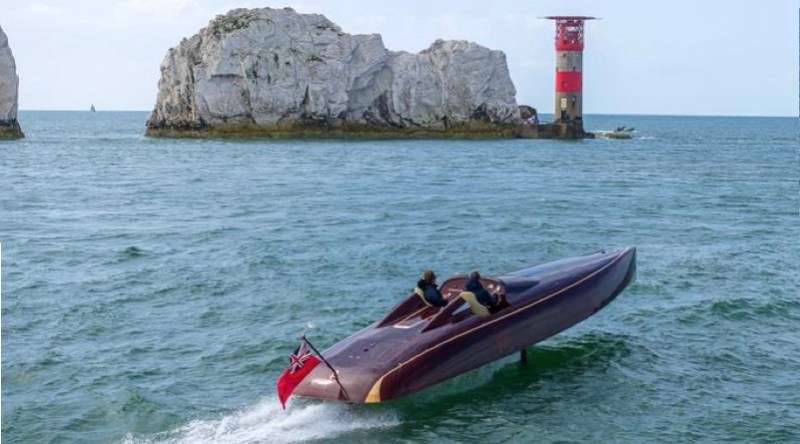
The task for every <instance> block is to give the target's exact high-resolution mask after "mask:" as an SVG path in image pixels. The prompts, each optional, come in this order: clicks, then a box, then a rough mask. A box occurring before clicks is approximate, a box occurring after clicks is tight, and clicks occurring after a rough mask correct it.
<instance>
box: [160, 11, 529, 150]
mask: <svg viewBox="0 0 800 444" xmlns="http://www.w3.org/2000/svg"><path fill="white" fill-rule="evenodd" d="M158 87H159V88H158V89H159V91H158V98H157V101H156V106H155V109H154V110H153V113H152V115H151V117H150V119H149V121H148V124H147V126H148V129H147V133H148V134H149V135H154V136H159V135H161V136H201V137H202V136H206V135H208V136H225V135H230V136H237V137H238V136H248V135H255V136H268V137H281V136H287V137H294V136H337V137H338V136H350V135H365V136H368V137H372V136H379V137H380V136H385V137H395V136H399V137H403V136H411V137H413V136H425V137H427V136H436V135H441V136H454V137H462V136H467V137H469V136H489V137H492V136H496V137H505V136H513V132H514V131H515V130H516V125H517V124H518V123H519V120H520V117H519V116H520V114H519V109H518V108H517V103H516V99H515V94H516V91H515V89H514V84H513V82H512V81H511V78H510V76H509V73H508V66H507V64H506V59H505V55H504V54H503V53H502V52H501V51H493V50H490V49H488V48H485V47H483V46H480V45H477V44H475V43H470V42H466V41H442V40H437V41H436V42H434V43H433V44H432V45H431V46H430V48H428V49H426V50H424V51H422V52H420V53H419V54H409V53H406V52H393V51H389V50H387V49H386V48H385V47H384V46H383V41H382V39H381V36H380V35H378V34H371V35H349V34H345V33H344V32H342V30H341V29H340V28H339V27H338V26H337V25H335V24H334V23H332V22H331V21H330V20H328V19H327V18H325V17H324V16H322V15H318V14H299V13H297V12H295V11H294V10H292V9H291V8H284V9H270V8H263V9H235V10H232V11H230V12H228V13H227V14H225V15H221V16H217V17H216V18H215V19H214V20H212V21H211V22H210V23H209V25H208V27H206V28H204V29H202V30H200V32H199V33H198V34H197V35H194V36H192V37H191V38H189V39H184V40H183V41H181V43H180V44H179V45H178V46H176V47H174V48H172V49H170V50H169V51H168V53H167V55H166V57H165V58H164V61H163V62H162V63H161V79H160V81H159V84H158Z"/></svg>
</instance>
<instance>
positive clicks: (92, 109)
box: [89, 103, 97, 113]
mask: <svg viewBox="0 0 800 444" xmlns="http://www.w3.org/2000/svg"><path fill="white" fill-rule="evenodd" d="M89 111H91V112H93V113H94V112H97V110H96V109H94V103H92V107H91V108H89Z"/></svg>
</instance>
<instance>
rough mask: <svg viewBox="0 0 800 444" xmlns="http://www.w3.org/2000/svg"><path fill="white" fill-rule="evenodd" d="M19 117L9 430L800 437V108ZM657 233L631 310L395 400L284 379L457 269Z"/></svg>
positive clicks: (9, 312) (10, 244) (6, 401)
mask: <svg viewBox="0 0 800 444" xmlns="http://www.w3.org/2000/svg"><path fill="white" fill-rule="evenodd" d="M146 119H147V113H144V112H130V113H122V112H120V113H114V112H98V113H89V112H24V111H23V112H22V113H21V114H20V121H21V123H22V126H23V130H24V131H25V133H26V135H27V137H26V138H25V139H23V140H19V141H13V142H2V143H0V190H2V192H0V242H1V243H2V290H3V291H2V438H3V441H4V442H8V443H15V442H19V443H29V442H76V443H78V442H81V443H82V442H104V443H105V442H109V443H120V442H125V443H162V442H169V443H198V442H215V443H245V442H247V443H254V442H299V441H309V440H311V441H315V442H431V443H439V442H556V441H559V442H709V441H741V442H798V441H800V333H798V327H797V326H798V325H800V302H798V278H797V275H798V269H799V268H800V267H798V265H800V258H799V255H798V240H799V239H800V227H799V226H798V225H799V224H798V209H799V208H800V204H799V203H798V181H799V180H800V179H799V176H800V169H799V168H798V133H797V120H796V119H789V118H725V117H650V116H587V117H586V121H587V127H588V129H589V130H602V129H606V130H607V129H612V128H614V127H616V126H619V125H627V126H633V127H636V132H635V133H634V136H635V137H634V138H633V139H632V140H582V141H546V140H496V141H452V140H402V141H347V140H292V141H271V140H247V141H233V140H169V139H150V138H146V137H144V136H143V131H144V124H145V121H146ZM629 245H635V246H636V247H637V249H638V278H637V281H636V283H635V284H633V285H631V286H630V287H629V288H628V289H627V290H625V291H624V292H623V293H622V294H621V295H620V296H619V297H618V298H617V300H615V301H614V302H613V303H612V304H610V305H609V306H608V307H606V308H605V309H603V310H602V311H600V312H599V313H597V314H596V315H595V316H593V317H591V318H589V319H588V320H586V321H584V322H583V323H581V324H579V325H577V326H576V327H573V328H571V329H569V330H567V331H565V332H563V333H561V334H559V335H557V336H555V337H553V338H551V339H549V340H547V341H545V342H543V343H541V344H539V345H537V346H535V347H532V348H531V349H529V359H528V362H527V364H525V365H522V364H520V363H519V362H518V359H516V358H515V357H513V356H512V357H509V358H506V359H504V360H501V361H499V362H497V363H494V364H491V365H489V366H486V367H483V368H481V369H478V370H476V371H474V372H471V373H469V374H467V375H466V376H463V377H459V378H456V379H454V380H451V381H448V382H446V383H444V384H441V385H439V386H436V387H433V388H430V389H428V390H425V391H423V392H420V393H417V394H415V395H412V396H409V397H407V398H404V399H400V400H397V401H393V402H388V403H385V404H378V405H347V404H339V403H333V402H321V401H313V400H303V399H295V398H293V399H292V400H290V402H289V405H288V408H287V410H286V411H283V410H281V408H280V405H279V403H278V399H277V397H276V395H275V382H276V380H277V377H278V375H279V374H280V373H281V372H282V371H283V370H284V368H285V367H286V365H287V361H288V355H289V354H290V353H291V352H292V350H294V348H295V347H296V345H297V344H298V335H299V334H301V333H302V332H303V331H304V330H306V329H307V326H308V325H309V323H313V324H315V325H316V328H314V329H312V330H309V331H308V334H309V337H310V338H311V340H312V341H313V342H314V343H315V345H316V346H317V347H319V348H327V347H328V346H330V345H332V344H334V343H335V342H336V341H338V340H340V339H343V338H345V337H346V336H348V335H349V334H351V333H353V332H355V331H357V330H359V329H361V328H363V327H365V326H368V325H369V324H371V323H372V322H374V321H375V320H377V319H379V318H380V317H381V316H383V315H384V314H385V313H386V312H387V311H388V310H389V309H390V308H391V307H392V306H393V305H394V304H396V303H397V302H398V301H400V300H402V299H403V298H404V297H405V296H406V295H407V294H408V293H409V291H410V290H411V288H412V286H413V285H414V283H415V282H416V281H417V279H418V278H419V277H420V275H421V273H422V272H423V271H424V270H425V269H427V268H433V269H435V270H436V272H437V274H439V275H440V276H442V277H447V276H449V275H453V274H456V273H465V272H469V271H472V270H480V271H481V272H482V273H484V274H486V275H491V274H501V273H504V272H508V271H513V270H516V269H519V268H522V267H526V266H529V265H532V264H537V263H541V262H546V261H550V260H555V259H559V258H563V257H569V256H574V255H580V254H584V253H590V252H593V251H597V250H600V249H615V248H620V247H624V246H629Z"/></svg>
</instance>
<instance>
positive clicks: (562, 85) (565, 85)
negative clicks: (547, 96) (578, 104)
mask: <svg viewBox="0 0 800 444" xmlns="http://www.w3.org/2000/svg"><path fill="white" fill-rule="evenodd" d="M561 87H562V88H566V87H567V81H566V80H562V81H561Z"/></svg>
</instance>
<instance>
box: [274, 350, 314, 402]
mask: <svg viewBox="0 0 800 444" xmlns="http://www.w3.org/2000/svg"><path fill="white" fill-rule="evenodd" d="M319 362H320V361H319V359H317V357H316V356H314V355H312V354H311V351H310V350H309V349H308V345H306V340H305V338H303V341H302V342H300V347H297V350H295V351H294V353H292V355H291V356H290V357H289V367H288V368H287V369H286V371H284V372H283V374H282V375H281V377H280V378H278V399H280V400H281V405H283V408H284V410H285V409H286V400H287V399H289V396H292V392H293V391H294V389H295V387H297V384H300V381H302V380H303V379H305V377H306V376H308V374H309V373H311V370H314V367H316V366H317V365H318V364H319Z"/></svg>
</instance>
